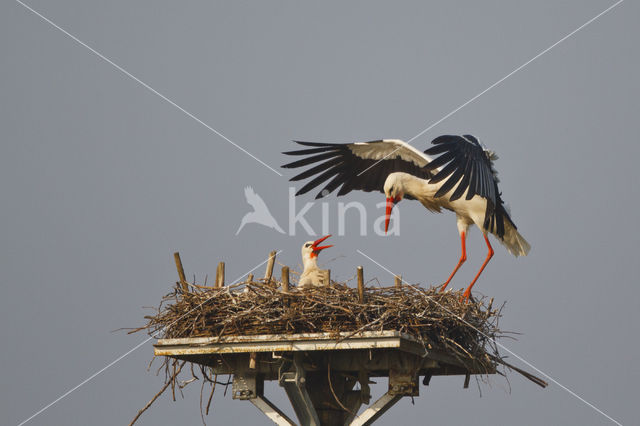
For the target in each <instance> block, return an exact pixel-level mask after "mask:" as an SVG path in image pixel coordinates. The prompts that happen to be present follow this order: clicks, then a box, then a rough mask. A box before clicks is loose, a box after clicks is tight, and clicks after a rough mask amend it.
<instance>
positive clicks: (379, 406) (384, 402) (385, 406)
mask: <svg viewBox="0 0 640 426" xmlns="http://www.w3.org/2000/svg"><path fill="white" fill-rule="evenodd" d="M400 399H402V395H392V394H391V393H389V392H387V393H385V394H384V395H382V396H381V397H380V398H379V399H378V400H377V401H376V402H374V403H373V405H371V407H369V408H367V409H366V410H364V411H363V412H362V414H360V415H359V416H358V417H356V418H355V419H354V420H353V421H352V422H351V423H350V425H351V426H366V425H370V424H371V423H373V422H374V421H376V420H377V419H378V418H379V417H380V416H382V415H383V414H384V413H386V412H387V410H389V408H391V407H393V405H394V404H395V403H396V402H398V401H400Z"/></svg>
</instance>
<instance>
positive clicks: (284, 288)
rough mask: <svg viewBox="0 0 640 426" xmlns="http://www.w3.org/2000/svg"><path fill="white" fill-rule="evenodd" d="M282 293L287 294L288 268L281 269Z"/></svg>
mask: <svg viewBox="0 0 640 426" xmlns="http://www.w3.org/2000/svg"><path fill="white" fill-rule="evenodd" d="M282 291H284V292H285V293H288V292H289V267H288V266H283V267H282Z"/></svg>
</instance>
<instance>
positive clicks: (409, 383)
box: [389, 369, 420, 396]
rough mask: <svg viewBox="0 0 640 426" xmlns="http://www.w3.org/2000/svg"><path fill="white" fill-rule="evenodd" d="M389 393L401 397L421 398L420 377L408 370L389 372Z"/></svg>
mask: <svg viewBox="0 0 640 426" xmlns="http://www.w3.org/2000/svg"><path fill="white" fill-rule="evenodd" d="M389 393H390V394H392V395H400V396H419V394H420V387H419V386H418V376H417V375H416V374H415V370H414V371H413V372H410V371H407V370H396V369H391V370H389Z"/></svg>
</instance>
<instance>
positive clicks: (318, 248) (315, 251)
mask: <svg viewBox="0 0 640 426" xmlns="http://www.w3.org/2000/svg"><path fill="white" fill-rule="evenodd" d="M330 236H331V234H329V235H325V236H324V237H322V238H318V239H317V240H315V241H314V242H313V244H311V248H312V249H313V252H312V253H311V255H312V256H313V255H315V256H318V254H319V253H320V252H321V251H322V250H324V249H327V248H329V247H333V244H330V245H328V246H318V244H320V243H321V242H323V241H324V240H326V239H327V238H329V237H330Z"/></svg>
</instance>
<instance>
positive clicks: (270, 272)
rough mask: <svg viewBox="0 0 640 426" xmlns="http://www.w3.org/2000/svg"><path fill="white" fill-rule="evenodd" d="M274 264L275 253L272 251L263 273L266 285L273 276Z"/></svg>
mask: <svg viewBox="0 0 640 426" xmlns="http://www.w3.org/2000/svg"><path fill="white" fill-rule="evenodd" d="M275 263H276V251H275V250H274V251H272V252H271V253H269V261H268V262H267V270H266V271H265V273H264V280H265V282H267V283H270V282H271V277H272V276H273V265H275Z"/></svg>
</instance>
